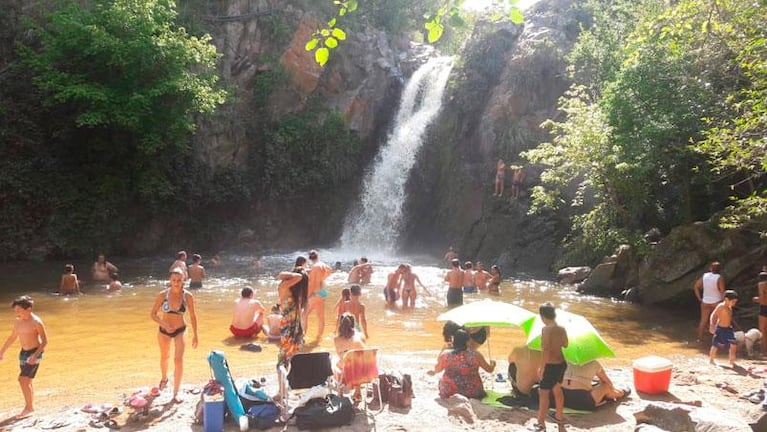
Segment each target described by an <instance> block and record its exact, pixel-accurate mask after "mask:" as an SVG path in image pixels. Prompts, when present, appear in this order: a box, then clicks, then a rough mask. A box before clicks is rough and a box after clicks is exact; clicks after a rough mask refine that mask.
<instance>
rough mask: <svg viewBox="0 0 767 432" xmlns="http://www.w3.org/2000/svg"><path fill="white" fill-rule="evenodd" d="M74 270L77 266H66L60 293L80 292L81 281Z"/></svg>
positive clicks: (60, 284)
mask: <svg viewBox="0 0 767 432" xmlns="http://www.w3.org/2000/svg"><path fill="white" fill-rule="evenodd" d="M74 271H75V266H73V265H72V264H67V265H65V266H64V274H62V275H61V283H59V294H61V295H69V294H80V282H79V281H78V280H77V275H76V274H75V273H74Z"/></svg>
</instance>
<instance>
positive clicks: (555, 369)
mask: <svg viewBox="0 0 767 432" xmlns="http://www.w3.org/2000/svg"><path fill="white" fill-rule="evenodd" d="M566 369H567V363H564V362H563V363H556V364H552V363H548V364H546V365H545V366H544V367H543V379H541V387H540V388H541V390H551V389H553V388H554V386H555V385H556V384H562V379H563V378H564V377H565V370H566Z"/></svg>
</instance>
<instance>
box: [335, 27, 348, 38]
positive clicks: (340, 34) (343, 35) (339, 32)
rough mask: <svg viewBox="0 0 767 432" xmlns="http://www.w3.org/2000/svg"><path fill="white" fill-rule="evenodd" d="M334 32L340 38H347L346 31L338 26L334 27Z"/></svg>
mask: <svg viewBox="0 0 767 432" xmlns="http://www.w3.org/2000/svg"><path fill="white" fill-rule="evenodd" d="M332 34H333V37H335V38H336V39H338V40H346V32H345V31H343V30H341V29H340V28H338V27H336V28H334V29H333V31H332Z"/></svg>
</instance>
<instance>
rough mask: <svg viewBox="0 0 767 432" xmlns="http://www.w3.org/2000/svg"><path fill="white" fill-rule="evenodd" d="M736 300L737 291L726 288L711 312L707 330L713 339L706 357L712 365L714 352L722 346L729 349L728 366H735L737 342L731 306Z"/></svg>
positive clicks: (714, 357) (714, 362)
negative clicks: (720, 299)
mask: <svg viewBox="0 0 767 432" xmlns="http://www.w3.org/2000/svg"><path fill="white" fill-rule="evenodd" d="M737 302H738V293H737V292H735V291H733V290H727V291H725V292H724V300H722V302H721V303H719V304H718V305H716V308H714V312H712V313H711V323H710V326H709V330H710V331H711V333H713V334H714V339H713V340H712V342H711V350H709V352H708V359H709V362H710V363H711V364H712V365H716V361H715V359H716V353H717V351H719V348H724V349H726V350H728V351H729V356H728V357H729V360H730V366H732V367H735V366H736V365H735V354H736V352H737V351H738V344H737V342H736V340H735V330H734V329H733V328H732V308H733V307H734V306H735V303H737Z"/></svg>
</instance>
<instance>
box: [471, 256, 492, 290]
mask: <svg viewBox="0 0 767 432" xmlns="http://www.w3.org/2000/svg"><path fill="white" fill-rule="evenodd" d="M492 278H493V275H492V274H490V272H488V271H487V270H485V265H484V264H482V261H477V268H476V270H475V271H474V282H476V283H477V289H479V291H480V292H487V284H488V282H490V279H492Z"/></svg>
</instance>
